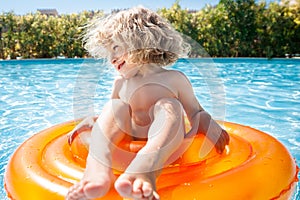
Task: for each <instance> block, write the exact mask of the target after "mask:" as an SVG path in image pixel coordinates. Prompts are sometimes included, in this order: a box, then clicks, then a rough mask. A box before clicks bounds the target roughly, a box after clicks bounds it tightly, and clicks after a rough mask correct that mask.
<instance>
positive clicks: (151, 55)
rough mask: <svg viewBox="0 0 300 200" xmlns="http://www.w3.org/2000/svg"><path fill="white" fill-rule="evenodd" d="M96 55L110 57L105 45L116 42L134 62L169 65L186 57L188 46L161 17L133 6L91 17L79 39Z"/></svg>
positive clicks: (188, 50)
mask: <svg viewBox="0 0 300 200" xmlns="http://www.w3.org/2000/svg"><path fill="white" fill-rule="evenodd" d="M83 41H84V47H85V49H86V50H87V51H88V52H89V53H90V54H91V55H92V56H93V57H96V58H108V59H109V57H110V55H109V51H108V50H107V47H108V46H109V45H111V44H118V45H121V46H122V48H124V51H125V53H127V54H128V55H129V60H130V61H132V62H134V63H156V64H158V65H160V66H166V65H170V64H173V63H174V62H176V60H177V59H178V58H180V57H187V56H188V54H189V52H190V45H189V44H188V43H186V42H185V41H184V40H183V38H182V36H181V34H180V33H179V32H177V31H176V30H175V29H174V28H173V27H172V26H171V25H170V23H168V22H167V21H166V20H165V19H163V18H162V17H161V16H159V15H158V14H157V13H155V12H153V11H151V10H149V9H146V8H144V7H141V6H139V7H134V8H131V9H129V10H124V11H120V12H118V13H115V14H110V15H106V16H104V17H102V18H98V19H95V20H93V21H92V22H91V23H90V24H89V25H88V26H87V29H86V33H85V35H84V38H83Z"/></svg>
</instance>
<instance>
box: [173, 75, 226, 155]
mask: <svg viewBox="0 0 300 200" xmlns="http://www.w3.org/2000/svg"><path fill="white" fill-rule="evenodd" d="M178 74H179V75H178V76H179V77H177V78H176V84H178V85H177V88H178V96H179V101H180V102H181V103H182V105H183V107H184V110H185V112H186V115H187V118H188V119H189V121H190V123H191V127H192V128H191V130H190V131H189V132H188V133H187V135H186V137H191V136H194V135H195V134H197V133H201V134H204V135H206V136H207V137H208V138H209V139H210V140H211V142H212V143H214V144H215V147H216V149H217V151H218V152H219V153H221V152H222V151H223V150H224V149H225V146H226V145H227V144H228V143H229V135H228V133H227V132H226V131H225V130H223V129H222V127H221V126H220V125H219V124H217V122H216V121H215V120H213V119H212V118H211V116H210V114H209V113H207V112H206V111H205V110H204V109H203V108H202V107H201V105H200V104H199V102H198V100H197V98H196V96H195V94H194V91H193V88H192V85H191V83H190V82H189V80H188V79H187V77H186V76H185V75H184V74H182V73H178Z"/></svg>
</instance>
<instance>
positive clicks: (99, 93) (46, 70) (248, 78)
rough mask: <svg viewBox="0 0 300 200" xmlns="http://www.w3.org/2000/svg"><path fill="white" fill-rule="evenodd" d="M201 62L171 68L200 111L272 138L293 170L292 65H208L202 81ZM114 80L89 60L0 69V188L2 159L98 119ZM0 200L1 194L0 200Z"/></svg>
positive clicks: (298, 96) (296, 105)
mask: <svg viewBox="0 0 300 200" xmlns="http://www.w3.org/2000/svg"><path fill="white" fill-rule="evenodd" d="M205 62H206V61H205V60H200V59H190V60H181V61H179V62H178V63H177V64H176V65H175V66H174V68H175V69H179V70H181V71H183V72H184V73H186V74H187V75H188V77H189V79H190V80H191V82H192V84H193V88H194V90H195V93H196V95H197V97H198V99H199V101H200V103H201V104H202V106H203V107H204V108H206V109H207V110H208V111H209V112H210V113H214V116H215V117H216V118H223V119H224V118H225V120H226V121H232V122H236V123H240V124H245V125H248V126H252V127H254V128H256V129H259V130H262V131H264V132H267V133H269V134H271V135H273V136H274V137H276V138H277V139H279V140H280V141H281V142H282V143H283V144H284V145H285V146H286V147H287V148H288V149H289V151H290V152H291V153H292V155H293V156H294V157H295V158H296V161H297V162H298V163H299V161H300V86H299V83H300V60H287V59H275V60H272V61H269V60H266V59H215V60H214V63H215V64H214V68H213V70H216V69H218V71H214V72H213V73H215V74H213V75H214V77H213V76H212V77H213V78H211V79H209V80H208V79H207V78H205V77H203V75H205V74H208V73H212V71H211V70H212V68H210V67H207V66H208V64H205ZM198 68H201V70H199V69H198ZM114 76H115V72H114V71H113V69H112V68H110V67H108V66H107V65H105V64H104V63H102V62H100V61H94V60H82V59H76V60H68V59H66V60H32V61H1V62H0V92H1V96H0V115H1V118H0V131H1V134H0V138H1V144H0V176H1V183H0V184H1V185H3V175H4V171H5V166H6V164H7V162H8V159H9V157H10V156H11V155H12V153H13V152H14V150H15V149H16V148H17V147H18V146H19V145H20V144H21V143H22V142H23V141H24V140H26V139H28V138H29V137H30V136H32V135H33V134H34V133H37V132H38V131H41V130H43V129H45V128H48V127H50V126H53V125H54V124H58V123H62V122H64V121H68V120H72V119H74V118H79V117H84V116H86V115H94V114H99V112H100V110H101V106H102V105H103V104H104V103H105V102H106V101H107V100H108V99H109V96H110V89H111V85H112V82H113V77H114ZM212 88H213V89H212ZM212 90H214V91H212ZM222 91H223V92H224V95H223V94H222ZM212 97H213V98H215V99H219V100H220V102H216V100H214V99H213V98H212ZM218 103H219V104H220V105H216V104H218ZM218 106H219V107H218ZM222 106H224V116H222V115H220V116H216V115H218V114H219V113H216V112H214V109H215V108H216V107H217V110H220V109H222V108H223V107H222ZM225 109H226V113H225ZM298 193H299V189H298ZM298 195H299V194H298ZM5 196H6V195H5V191H4V189H2V190H1V191H0V199H7V198H6V197H5ZM295 199H297V197H295Z"/></svg>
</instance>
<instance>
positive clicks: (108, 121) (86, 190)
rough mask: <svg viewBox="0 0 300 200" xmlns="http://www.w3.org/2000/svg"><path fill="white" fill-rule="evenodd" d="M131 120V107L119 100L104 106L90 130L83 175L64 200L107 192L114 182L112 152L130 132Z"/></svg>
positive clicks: (92, 196)
mask: <svg viewBox="0 0 300 200" xmlns="http://www.w3.org/2000/svg"><path fill="white" fill-rule="evenodd" d="M130 119H131V118H130V108H129V106H128V105H127V104H125V103H123V102H122V101H121V100H116V99H114V100H111V101H110V102H109V103H108V104H106V105H105V106H104V109H103V111H102V113H101V115H100V116H99V118H98V119H97V121H96V123H95V124H94V126H93V129H92V133H91V143H90V148H89V155H88V158H87V164H86V169H85V172H84V176H83V178H82V180H81V181H80V182H79V183H77V184H75V185H74V186H72V187H71V188H70V190H69V192H68V194H67V197H66V199H67V200H73V199H74V200H75V199H76V200H79V199H80V200H83V199H94V198H97V197H101V196H104V195H105V194H106V193H107V192H108V190H109V189H110V187H111V185H112V182H113V179H114V175H113V173H112V169H111V152H112V150H113V148H114V147H115V146H116V145H117V144H118V143H119V142H120V141H121V140H122V139H123V138H124V136H125V134H127V133H130V132H131V122H130Z"/></svg>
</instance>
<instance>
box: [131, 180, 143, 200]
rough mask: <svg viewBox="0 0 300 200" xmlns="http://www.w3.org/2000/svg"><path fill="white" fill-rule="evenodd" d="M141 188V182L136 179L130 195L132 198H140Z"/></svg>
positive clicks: (141, 194)
mask: <svg viewBox="0 0 300 200" xmlns="http://www.w3.org/2000/svg"><path fill="white" fill-rule="evenodd" d="M142 186H143V182H142V181H141V180H139V179H137V180H135V181H134V182H133V185H132V195H133V197H134V198H141V197H142V196H143V193H142Z"/></svg>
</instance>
